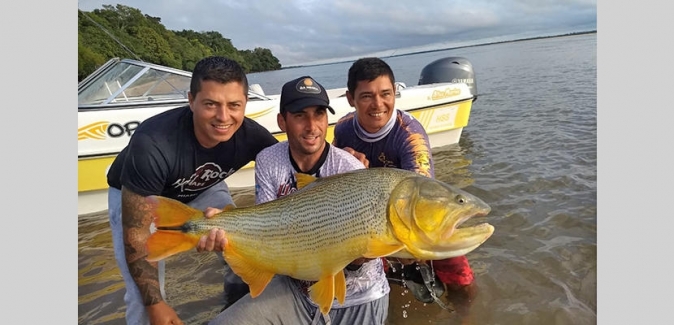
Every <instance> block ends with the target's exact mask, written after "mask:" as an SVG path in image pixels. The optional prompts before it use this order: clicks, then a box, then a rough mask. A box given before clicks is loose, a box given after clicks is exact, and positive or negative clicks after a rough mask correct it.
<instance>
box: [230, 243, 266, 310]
mask: <svg viewBox="0 0 674 325" xmlns="http://www.w3.org/2000/svg"><path fill="white" fill-rule="evenodd" d="M223 256H224V258H225V261H227V264H228V265H229V267H230V268H232V271H233V272H234V273H236V275H238V276H240V277H241V279H242V280H243V282H246V284H248V288H249V289H250V296H251V297H253V298H255V297H257V296H259V295H260V293H262V291H264V288H266V287H267V285H268V284H269V282H270V281H271V279H272V278H273V277H274V275H275V273H273V272H269V271H265V270H263V269H261V268H259V267H256V265H253V264H251V263H249V262H247V261H246V259H245V258H244V257H242V256H241V255H239V253H238V252H237V251H236V248H235V247H233V246H232V245H230V244H229V242H227V244H226V245H225V251H224V252H223Z"/></svg>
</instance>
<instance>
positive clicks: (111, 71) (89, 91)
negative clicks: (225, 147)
mask: <svg viewBox="0 0 674 325" xmlns="http://www.w3.org/2000/svg"><path fill="white" fill-rule="evenodd" d="M191 77H192V73H191V72H188V71H184V70H180V69H174V68H170V67H165V66H161V65H156V64H152V63H147V62H142V61H136V60H131V59H124V60H120V59H117V58H114V59H111V60H110V61H108V62H107V63H105V64H104V65H102V66H101V67H100V68H98V69H97V70H96V71H94V72H93V73H92V74H91V75H89V76H88V77H87V78H85V79H84V80H82V81H81V82H79V84H78V85H77V88H78V89H77V102H78V106H79V109H101V108H106V107H110V108H114V107H119V106H137V105H148V104H166V103H171V104H175V103H187V99H188V98H187V94H188V92H189V90H190V80H191ZM255 86H257V88H256V87H255ZM248 99H249V100H269V99H270V98H269V97H267V96H265V95H264V92H263V91H262V89H261V88H259V85H253V86H251V90H249V92H248Z"/></svg>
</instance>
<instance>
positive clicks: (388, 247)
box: [363, 239, 405, 258]
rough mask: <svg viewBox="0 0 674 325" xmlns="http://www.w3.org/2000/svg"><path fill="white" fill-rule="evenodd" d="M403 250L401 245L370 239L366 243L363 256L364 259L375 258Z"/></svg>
mask: <svg viewBox="0 0 674 325" xmlns="http://www.w3.org/2000/svg"><path fill="white" fill-rule="evenodd" d="M403 248H405V246H404V245H403V244H401V243H386V242H384V241H381V240H378V239H370V240H368V242H367V252H365V254H363V257H366V258H377V257H383V256H389V255H391V254H395V253H397V252H399V251H400V250H402V249H403Z"/></svg>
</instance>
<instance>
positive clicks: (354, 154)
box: [342, 147, 370, 168]
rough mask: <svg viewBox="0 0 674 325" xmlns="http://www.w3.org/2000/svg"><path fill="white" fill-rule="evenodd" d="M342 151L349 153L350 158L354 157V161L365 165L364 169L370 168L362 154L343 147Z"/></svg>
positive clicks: (368, 162)
mask: <svg viewBox="0 0 674 325" xmlns="http://www.w3.org/2000/svg"><path fill="white" fill-rule="evenodd" d="M342 149H344V151H346V152H348V153H350V154H351V155H352V156H354V157H356V159H358V160H360V162H361V163H363V165H365V168H369V167H370V161H369V160H367V158H366V157H365V154H364V153H362V152H358V151H356V150H353V148H351V147H344V148H342Z"/></svg>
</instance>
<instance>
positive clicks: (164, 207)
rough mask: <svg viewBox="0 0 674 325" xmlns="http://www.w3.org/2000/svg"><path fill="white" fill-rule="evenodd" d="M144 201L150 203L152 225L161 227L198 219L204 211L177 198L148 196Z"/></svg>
mask: <svg viewBox="0 0 674 325" xmlns="http://www.w3.org/2000/svg"><path fill="white" fill-rule="evenodd" d="M145 200H146V202H147V203H148V204H149V205H150V207H151V211H152V217H153V219H154V220H153V221H154V225H155V226H156V227H157V228H162V227H180V226H182V225H184V224H185V223H186V222H187V221H189V220H192V219H200V218H202V217H203V215H204V213H203V212H202V211H199V210H197V209H195V208H193V207H191V206H189V205H187V204H185V203H182V202H180V201H178V200H174V199H169V198H167V197H163V196H156V195H152V196H148V197H147V198H146V199H145Z"/></svg>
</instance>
